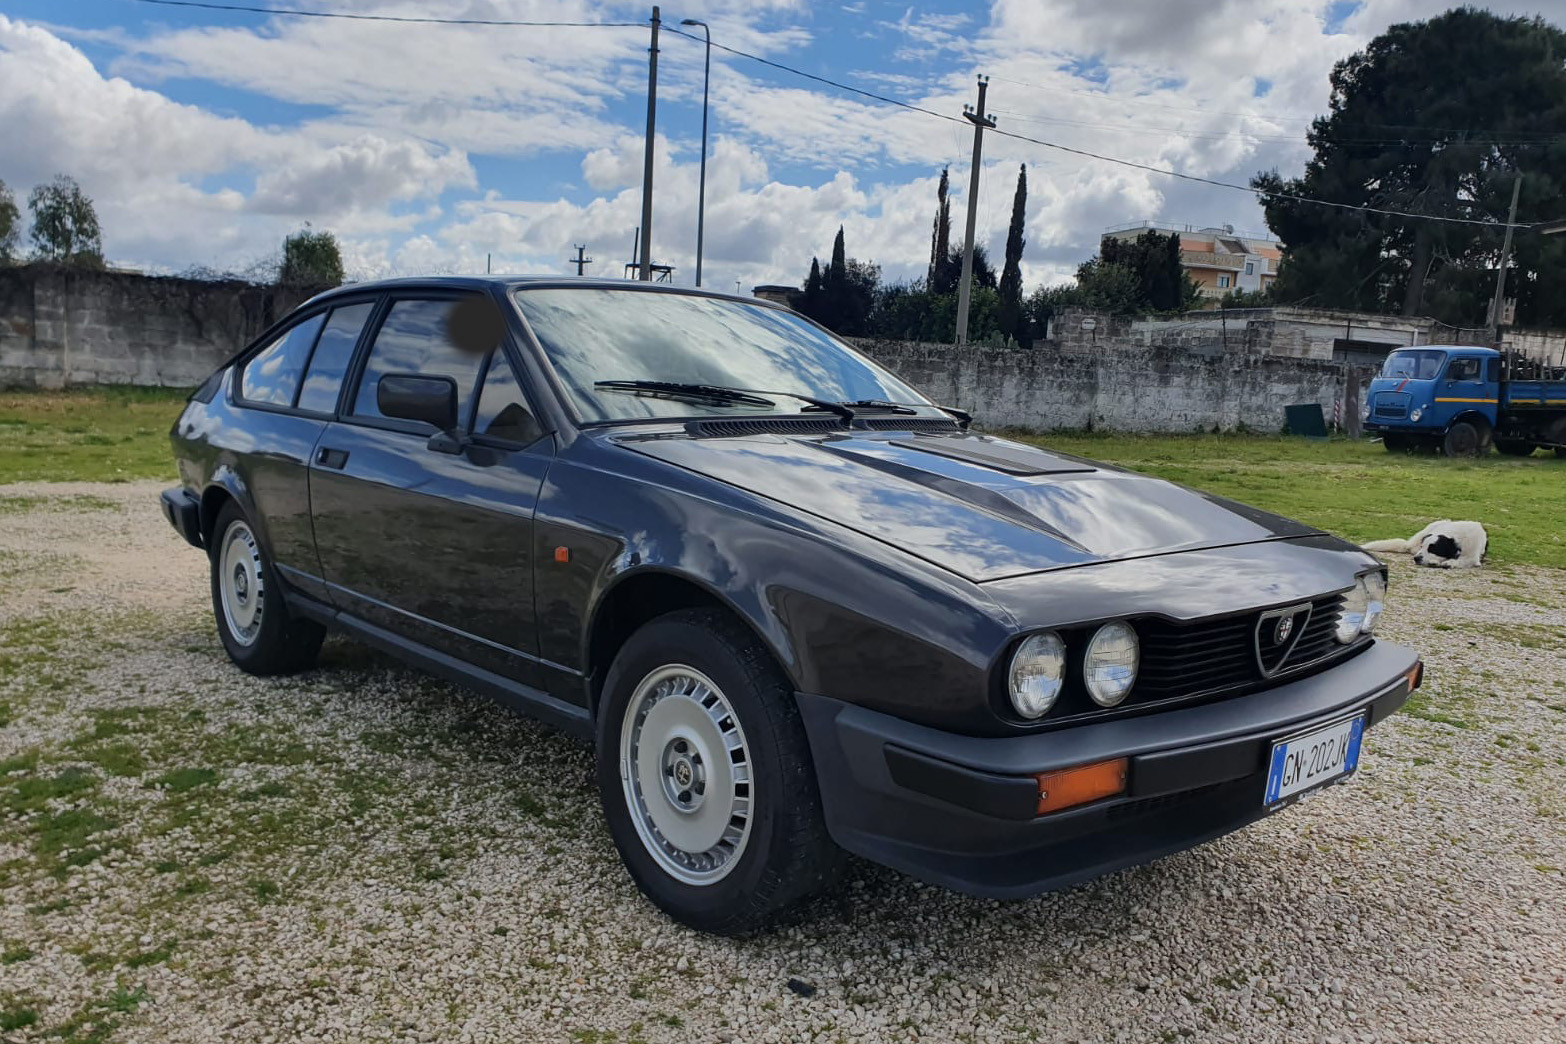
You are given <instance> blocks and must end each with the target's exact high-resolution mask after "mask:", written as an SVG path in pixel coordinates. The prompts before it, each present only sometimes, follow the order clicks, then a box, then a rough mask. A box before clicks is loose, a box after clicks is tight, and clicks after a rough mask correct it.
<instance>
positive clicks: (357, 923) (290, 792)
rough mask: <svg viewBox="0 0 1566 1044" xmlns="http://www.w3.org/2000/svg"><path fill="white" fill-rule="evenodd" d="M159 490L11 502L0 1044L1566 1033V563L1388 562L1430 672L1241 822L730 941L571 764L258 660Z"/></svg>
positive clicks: (1, 763)
mask: <svg viewBox="0 0 1566 1044" xmlns="http://www.w3.org/2000/svg"><path fill="white" fill-rule="evenodd" d="M157 488H158V487H157V485H156V484H147V483H138V484H125V485H65V484H51V485H41V484H40V485H13V486H0V725H3V728H0V1039H3V1040H6V1041H11V1040H15V1041H31V1040H43V1039H67V1040H78V1041H87V1040H95V1041H106V1040H122V1041H206V1040H216V1039H233V1040H243V1041H247V1042H248V1041H255V1042H264V1041H327V1040H330V1041H349V1040H430V1041H443V1042H445V1041H523V1040H526V1041H533V1040H539V1041H556V1040H559V1041H619V1042H630V1041H647V1042H655V1041H671V1042H672V1041H788V1042H793V1041H806V1040H814V1041H874V1040H925V1041H991V1040H997V1041H1001V1040H1004V1041H1011V1040H1019V1041H1027V1040H1039V1041H1128V1042H1130V1041H1136V1042H1141V1041H1177V1040H1182V1039H1190V1040H1194V1041H1236V1042H1246V1044H1254V1042H1260V1041H1272V1040H1278V1041H1284V1040H1287V1041H1344V1042H1347V1041H1386V1042H1393V1041H1396V1042H1403V1041H1439V1042H1442V1044H1450V1042H1457V1041H1497V1042H1507V1044H1518V1042H1531V1041H1566V985H1563V978H1566V771H1563V766H1566V738H1563V734H1566V574H1561V573H1555V572H1550V571H1547V570H1521V569H1519V570H1515V571H1511V572H1509V573H1507V574H1504V575H1503V574H1500V573H1497V572H1495V571H1484V572H1480V573H1475V574H1462V573H1449V572H1443V571H1435V570H1420V571H1417V572H1416V571H1415V570H1413V569H1411V568H1409V567H1407V566H1406V565H1403V564H1400V563H1394V565H1393V572H1394V594H1393V598H1392V601H1391V611H1390V617H1389V619H1388V621H1387V626H1386V631H1387V634H1388V635H1389V636H1390V637H1392V638H1394V639H1401V640H1404V641H1407V642H1410V643H1412V644H1415V645H1417V646H1418V647H1419V648H1421V649H1422V650H1424V652H1425V654H1426V656H1427V663H1428V667H1429V670H1428V674H1427V679H1428V680H1427V687H1426V688H1425V690H1423V692H1422V693H1421V694H1420V696H1419V698H1418V699H1417V700H1416V702H1415V703H1414V704H1413V705H1411V708H1410V710H1409V711H1407V712H1405V713H1403V714H1400V715H1398V716H1397V717H1395V718H1394V719H1392V720H1391V721H1390V722H1388V723H1387V724H1386V725H1383V726H1381V727H1379V728H1377V729H1376V730H1375V731H1373V732H1372V733H1371V734H1370V737H1369V740H1368V744H1367V753H1366V755H1365V756H1364V758H1363V759H1362V762H1361V769H1360V772H1359V774H1358V776H1357V777H1356V778H1355V779H1354V780H1353V781H1352V782H1351V783H1350V784H1349V785H1347V786H1344V787H1336V788H1331V789H1330V790H1328V791H1327V792H1326V793H1324V794H1322V795H1320V796H1319V797H1317V798H1316V799H1314V800H1311V801H1308V802H1305V803H1304V804H1302V805H1300V806H1297V807H1295V808H1293V809H1291V810H1290V811H1288V812H1286V813H1285V814H1282V815H1279V816H1275V817H1273V818H1271V819H1268V820H1265V821H1263V822H1261V823H1258V824H1257V825H1255V826H1253V827H1251V828H1250V829H1248V830H1246V831H1244V832H1242V833H1240V834H1238V835H1234V836H1231V837H1228V838H1225V839H1223V840H1221V841H1218V842H1216V843H1213V844H1210V845H1207V846H1205V847H1203V848H1200V849H1198V850H1196V851H1193V852H1188V853H1185V854H1182V855H1178V856H1175V857H1172V858H1169V859H1165V860H1163V861H1161V862H1159V863H1157V864H1156V865H1153V866H1149V867H1143V868H1139V869H1135V870H1130V871H1126V872H1124V873H1120V874H1116V875H1114V876H1112V877H1109V878H1106V879H1104V880H1101V881H1097V882H1094V883H1091V884H1088V885H1085V886H1082V887H1078V888H1075V889H1073V890H1071V891H1069V892H1065V893H1062V894H1056V895H1049V896H1044V897H1042V898H1039V899H1036V900H1031V901H1027V902H1019V903H1004V904H1003V903H991V902H982V901H979V900H974V899H968V898H965V897H961V896H957V895H953V894H950V893H947V892H943V891H941V890H939V889H935V888H929V887H924V886H921V885H918V884H916V883H914V882H911V881H909V880H908V879H906V878H903V877H901V876H899V875H897V874H894V873H891V872H889V871H883V870H880V869H878V868H875V867H870V866H866V865H862V864H861V865H856V866H855V867H854V869H853V872H852V874H851V876H850V879H849V880H848V882H847V883H846V884H845V885H844V887H843V889H842V890H841V892H840V893H839V894H838V895H836V896H834V897H832V898H831V899H829V900H826V901H823V902H822V903H820V904H819V905H818V906H817V907H816V908H815V909H813V910H812V911H811V916H810V917H809V919H807V920H806V921H804V922H803V923H802V924H800V925H798V926H796V927H792V928H787V929H782V930H778V931H775V932H773V933H770V934H767V935H764V936H760V937H757V938H753V939H748V940H741V941H733V940H722V939H713V938H706V937H703V936H699V935H696V934H694V933H692V932H689V931H686V930H684V929H682V928H679V927H677V926H675V925H673V924H672V923H670V922H669V921H667V920H665V919H664V918H663V917H662V916H660V915H659V914H657V913H656V912H655V911H654V910H653V909H652V908H651V907H650V906H649V905H648V904H647V903H645V902H644V901H642V899H641V898H640V897H639V895H638V894H637V893H636V891H635V890H634V888H633V886H632V885H631V883H630V881H629V879H628V878H627V876H626V875H625V873H624V872H623V871H622V870H621V868H620V865H619V861H618V859H617V857H616V856H615V853H614V850H613V848H612V846H611V845H610V842H609V840H608V837H607V835H606V833H605V831H604V828H603V823H602V820H601V817H600V815H599V811H598V808H597V798H596V795H595V793H594V791H593V789H592V786H591V773H590V758H589V755H588V752H587V751H586V750H585V749H584V748H583V747H581V746H580V745H578V744H577V743H575V742H573V741H571V740H568V739H566V738H564V737H562V736H560V735H557V734H554V733H551V732H549V731H547V730H545V729H543V728H542V727H538V726H534V725H532V724H530V723H528V722H526V721H521V720H518V719H515V718H511V717H509V716H507V715H505V714H504V713H502V712H500V711H498V710H496V709H494V708H493V707H491V706H490V705H489V704H487V703H485V702H484V701H483V700H481V699H477V698H474V697H471V696H469V695H467V694H464V693H463V692H461V691H459V690H456V689H453V688H451V687H449V686H446V685H443V684H440V683H437V682H435V681H432V680H430V679H428V678H425V677H423V676H420V675H418V674H415V673H413V672H410V671H407V670H404V669H402V668H401V667H398V666H396V665H395V664H392V663H391V662H390V661H388V660H385V659H383V658H381V657H379V656H377V655H374V654H371V653H369V652H366V651H363V650H361V649H358V648H356V647H354V646H351V645H348V644H345V643H340V642H336V641H333V642H330V643H328V646H327V650H326V653H325V656H324V659H323V665H322V667H321V668H320V669H317V670H315V671H312V672H310V673H308V674H304V675H301V676H298V677H295V678H291V679H284V680H270V681H265V680H260V679H256V678H251V677H248V676H246V675H244V674H241V673H240V672H239V671H237V670H235V669H234V668H232V667H231V666H229V665H228V663H227V662H226V660H225V659H224V657H223V654H222V651H221V649H220V647H219V645H218V643H217V640H216V636H215V634H214V632H213V629H212V625H211V622H210V610H209V607H208V603H207V596H206V579H205V577H206V573H205V560H204V559H203V557H202V556H201V555H200V554H199V553H198V552H196V551H193V550H191V549H189V548H187V547H185V546H184V545H183V544H182V543H181V542H180V541H179V539H178V538H177V537H175V536H174V534H173V533H172V532H171V531H170V530H169V528H168V526H167V525H166V524H165V523H164V522H163V520H162V518H161V516H160V515H159V514H158V511H157V507H156V490H157ZM791 979H794V980H798V982H800V983H806V984H809V985H810V986H813V987H814V992H813V993H810V991H808V990H805V991H802V992H795V991H794V990H792V989H791V988H790V986H789V982H790V980H791ZM804 993H810V995H808V996H807V995H803V994H804Z"/></svg>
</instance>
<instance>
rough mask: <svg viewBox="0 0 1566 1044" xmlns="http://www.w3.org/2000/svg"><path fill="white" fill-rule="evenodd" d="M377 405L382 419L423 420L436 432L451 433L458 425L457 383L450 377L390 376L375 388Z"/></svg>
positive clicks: (404, 374) (386, 376)
mask: <svg viewBox="0 0 1566 1044" xmlns="http://www.w3.org/2000/svg"><path fill="white" fill-rule="evenodd" d="M375 405H376V406H377V407H378V408H379V409H380V411H381V416H383V417H394V418H396V419H398V420H410V421H422V422H423V423H425V424H428V425H430V426H432V427H433V428H435V430H436V431H440V432H449V431H452V430H453V429H455V428H456V426H457V382H456V381H454V380H452V379H451V378H450V377H426V376H423V375H421V374H412V373H388V374H387V375H385V376H384V377H382V378H381V380H380V383H379V384H377V385H376V387H375Z"/></svg>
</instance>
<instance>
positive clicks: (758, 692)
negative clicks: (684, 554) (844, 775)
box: [597, 610, 840, 935]
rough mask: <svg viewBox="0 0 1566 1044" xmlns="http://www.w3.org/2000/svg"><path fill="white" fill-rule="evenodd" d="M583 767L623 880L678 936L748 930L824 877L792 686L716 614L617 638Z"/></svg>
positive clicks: (829, 868) (751, 641)
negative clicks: (592, 762) (593, 772)
mask: <svg viewBox="0 0 1566 1044" xmlns="http://www.w3.org/2000/svg"><path fill="white" fill-rule="evenodd" d="M597 759H598V765H597V768H598V785H599V791H600V794H601V796H602V799H603V806H604V815H605V817H606V818H607V820H608V823H609V832H610V835H611V836H612V837H613V838H614V842H615V845H616V847H618V848H619V850H620V855H621V858H623V859H624V861H625V864H626V867H627V869H629V871H630V873H631V877H632V878H633V879H634V880H635V881H636V884H637V886H638V887H639V888H640V889H641V890H642V891H643V893H645V894H646V895H647V897H648V898H649V899H651V900H652V901H653V902H654V903H656V904H657V905H658V906H659V907H661V908H662V909H663V910H664V911H665V912H666V913H668V914H669V915H670V916H671V917H673V918H674V919H676V920H678V921H680V922H682V923H684V924H687V925H689V926H690V927H692V928H697V929H700V930H702V931H709V932H717V933H721V934H726V935H732V934H740V933H743V932H748V931H752V930H755V929H757V928H760V927H762V926H764V925H766V924H767V923H769V922H770V921H772V920H774V919H775V918H776V917H777V916H778V915H779V914H781V913H782V912H783V911H785V910H786V909H788V908H789V907H791V906H793V905H795V904H796V903H798V902H800V901H801V900H803V899H805V898H806V897H808V896H810V895H811V894H812V893H814V892H816V891H817V890H819V889H820V888H821V887H822V886H823V885H825V884H826V883H828V882H829V881H830V880H831V879H832V878H833V877H834V876H835V875H836V871H837V868H838V865H839V862H840V854H839V852H838V851H837V849H836V847H835V846H834V845H833V844H832V842H831V840H830V839H829V838H828V837H827V833H826V825H825V823H824V821H823V819H822V814H821V799H820V794H819V792H818V790H817V787H816V780H815V774H814V771H813V769H812V766H811V760H810V748H809V746H808V743H807V741H806V739H805V731H804V726H803V725H802V724H801V722H800V720H799V710H798V707H797V706H796V704H795V700H794V694H793V691H792V688H791V687H790V686H789V684H788V682H787V679H786V677H785V676H784V675H783V673H782V671H780V670H779V669H778V667H777V665H776V663H775V662H774V661H773V659H772V657H771V655H770V654H769V653H768V651H767V649H766V647H765V646H763V645H762V644H761V642H760V641H758V640H757V639H756V637H755V636H754V635H753V634H751V633H750V632H749V631H747V630H746V629H745V628H744V627H742V626H741V625H740V624H738V623H737V622H736V621H735V620H733V619H732V618H731V617H730V616H729V615H728V614H726V613H723V612H721V611H717V610H683V611H680V612H676V613H671V614H669V615H667V616H663V617H659V618H658V619H656V620H653V621H652V622H650V623H648V624H646V625H645V626H643V627H642V628H641V629H640V630H638V631H637V632H636V633H635V634H634V635H632V636H631V637H630V639H628V640H627V641H626V643H625V645H624V646H623V647H622V648H621V649H620V651H619V653H618V655H617V656H616V657H615V660H614V663H613V665H612V666H611V667H610V669H609V672H608V674H607V675H606V676H605V678H604V690H603V697H602V701H601V703H600V707H599V714H598V753H597Z"/></svg>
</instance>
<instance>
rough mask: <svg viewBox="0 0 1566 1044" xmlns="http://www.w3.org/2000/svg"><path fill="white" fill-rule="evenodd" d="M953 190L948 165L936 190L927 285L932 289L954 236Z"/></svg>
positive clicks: (944, 263)
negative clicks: (951, 192)
mask: <svg viewBox="0 0 1566 1044" xmlns="http://www.w3.org/2000/svg"><path fill="white" fill-rule="evenodd" d="M950 190H951V179H950V178H949V177H948V170H947V168H946V167H942V168H941V184H940V186H939V187H938V188H937V189H936V190H935V228H934V230H933V231H932V232H931V233H930V274H929V277H928V279H926V281H925V285H926V286H928V287H929V288H930V289H931V290H933V289H935V284H936V281H937V279H938V277H939V276H940V274H941V271H942V269H943V268H944V267H945V266H946V264H947V260H946V257H947V254H948V253H949V252H950V249H951V238H952V205H951V201H950V200H949V199H947V196H948V194H949V192H950Z"/></svg>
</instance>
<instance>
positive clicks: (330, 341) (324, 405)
mask: <svg viewBox="0 0 1566 1044" xmlns="http://www.w3.org/2000/svg"><path fill="white" fill-rule="evenodd" d="M374 308H375V303H374V302H373V301H366V302H364V303H363V304H352V305H348V306H346V307H343V308H334V309H332V314H331V317H330V318H328V319H327V320H326V326H325V327H324V328H322V330H321V337H320V340H318V341H316V343H315V352H314V353H313V354H312V355H311V356H310V366H309V368H308V369H307V370H305V379H304V384H303V385H302V386H300V388H299V408H300V409H301V410H314V411H316V412H317V413H331V412H332V411H333V410H334V409H336V408H337V391H338V389H339V388H341V387H342V384H343V374H344V373H346V372H347V371H348V361H349V360H350V359H352V358H353V346H354V345H355V344H357V343H358V342H359V331H361V330H363V329H364V323H365V320H367V319H369V318H370V312H371V311H373V310H374Z"/></svg>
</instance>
